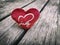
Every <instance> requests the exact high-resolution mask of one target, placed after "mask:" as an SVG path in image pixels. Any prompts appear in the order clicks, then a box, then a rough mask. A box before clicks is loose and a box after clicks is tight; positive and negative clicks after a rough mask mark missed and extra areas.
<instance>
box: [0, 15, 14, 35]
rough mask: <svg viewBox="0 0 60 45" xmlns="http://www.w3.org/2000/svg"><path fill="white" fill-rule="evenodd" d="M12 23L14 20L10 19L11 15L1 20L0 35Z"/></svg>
mask: <svg viewBox="0 0 60 45" xmlns="http://www.w3.org/2000/svg"><path fill="white" fill-rule="evenodd" d="M14 23H15V21H13V20H12V18H11V16H9V17H8V18H6V19H4V20H3V21H1V22H0V36H1V34H4V32H5V31H7V29H9V28H10V27H11V26H12V25H13V24H14Z"/></svg>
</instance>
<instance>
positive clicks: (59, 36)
mask: <svg viewBox="0 0 60 45" xmlns="http://www.w3.org/2000/svg"><path fill="white" fill-rule="evenodd" d="M56 33H57V34H56V45H60V0H59V5H58V16H57V32H56Z"/></svg>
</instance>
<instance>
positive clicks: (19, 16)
mask: <svg viewBox="0 0 60 45" xmlns="http://www.w3.org/2000/svg"><path fill="white" fill-rule="evenodd" d="M39 15H40V13H39V11H38V10H37V9H35V8H31V9H29V10H27V11H24V10H23V9H21V8H17V9H15V10H13V11H12V13H11V17H12V18H13V20H15V21H16V22H17V23H18V25H19V26H21V27H22V28H23V29H25V30H28V29H30V28H31V27H32V26H33V24H34V23H35V22H36V21H37V19H38V18H39Z"/></svg>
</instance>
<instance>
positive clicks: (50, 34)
mask: <svg viewBox="0 0 60 45" xmlns="http://www.w3.org/2000/svg"><path fill="white" fill-rule="evenodd" d="M57 1H58V0H53V1H52V0H50V2H49V4H48V5H47V6H46V7H45V9H44V10H43V12H42V13H41V14H40V15H41V16H40V18H39V19H38V21H37V22H36V23H35V24H34V26H33V27H32V28H31V29H29V30H28V31H27V33H26V34H25V36H24V37H23V39H22V40H21V41H20V42H19V44H18V45H56V34H57V33H56V32H57V15H58V10H57V9H58V6H57V5H58V2H57ZM54 3H55V4H54ZM39 7H40V6H39Z"/></svg>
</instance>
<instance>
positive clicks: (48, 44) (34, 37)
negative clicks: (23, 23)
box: [0, 0, 60, 45]
mask: <svg viewBox="0 0 60 45" xmlns="http://www.w3.org/2000/svg"><path fill="white" fill-rule="evenodd" d="M46 1H47V0H20V1H19V0H14V1H13V2H12V1H9V0H6V1H5V0H3V1H2V0H1V1H0V45H60V3H59V0H50V1H49V3H48V4H47V5H46V6H45V8H44V10H43V11H42V12H41V14H40V17H39V19H38V20H37V22H36V23H35V24H34V25H33V26H32V27H31V28H30V29H29V30H28V31H27V32H26V31H25V30H24V29H21V28H20V27H19V26H18V25H17V24H16V22H15V21H14V20H13V19H12V18H11V16H10V13H11V12H12V10H14V9H15V8H23V9H25V10H27V9H29V8H32V7H33V8H37V9H38V10H41V8H42V7H43V5H44V4H45V3H46Z"/></svg>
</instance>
